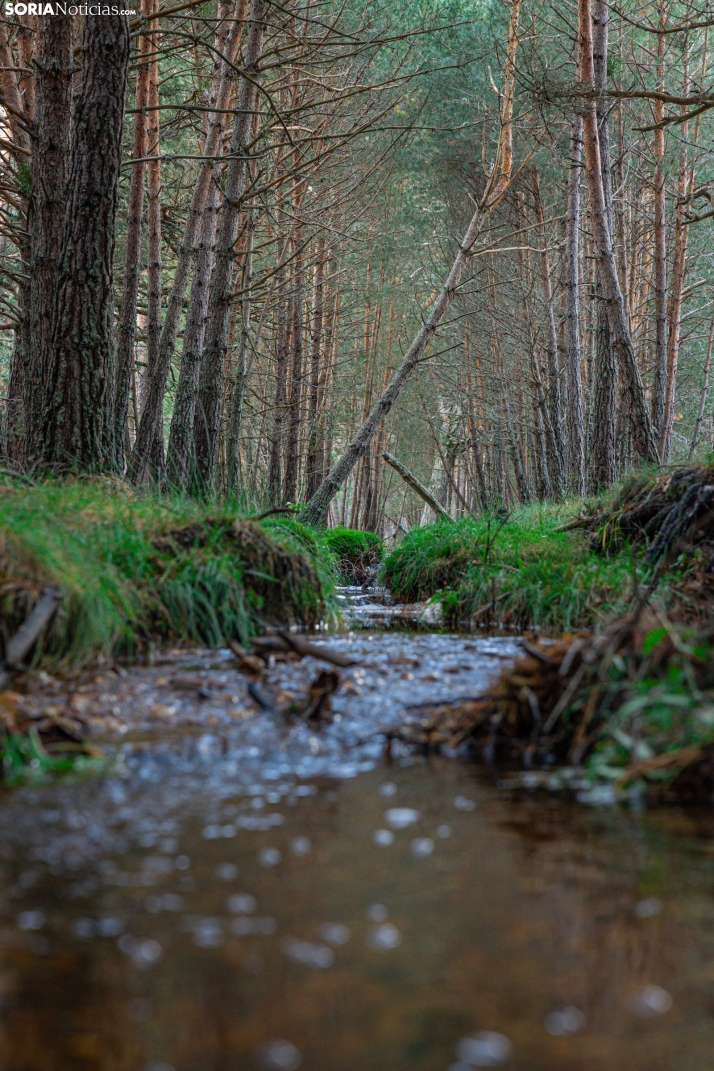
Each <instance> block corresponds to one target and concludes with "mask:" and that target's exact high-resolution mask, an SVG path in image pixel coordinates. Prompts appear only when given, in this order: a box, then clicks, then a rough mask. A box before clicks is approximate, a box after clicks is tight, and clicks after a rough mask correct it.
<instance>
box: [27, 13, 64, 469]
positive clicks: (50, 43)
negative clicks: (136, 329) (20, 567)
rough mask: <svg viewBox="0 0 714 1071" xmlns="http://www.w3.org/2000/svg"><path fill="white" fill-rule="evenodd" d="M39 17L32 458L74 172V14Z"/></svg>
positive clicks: (31, 355) (33, 222)
mask: <svg viewBox="0 0 714 1071" xmlns="http://www.w3.org/2000/svg"><path fill="white" fill-rule="evenodd" d="M38 21H39V26H38V40H37V55H36V58H35V64H36V77H35V82H36V86H35V90H36V92H35V103H36V123H37V126H36V129H37V137H36V138H35V140H34V142H33V146H32V198H31V209H30V234H31V239H30V240H31V253H30V307H29V318H28V353H27V358H28V359H27V364H26V366H25V374H24V377H23V378H24V382H23V388H24V409H25V434H26V460H27V461H32V459H33V458H34V457H35V456H36V452H37V448H38V438H39V432H40V427H41V424H42V405H43V401H44V397H43V393H44V384H45V382H46V378H47V371H48V367H49V360H50V346H51V343H52V300H53V297H54V290H55V280H56V272H57V262H58V259H59V255H60V246H61V244H62V218H63V215H64V206H65V186H66V184H67V176H68V174H69V154H70V123H71V113H72V18H71V16H69V15H54V16H53V15H49V16H43V17H41V18H40V19H39V20H38Z"/></svg>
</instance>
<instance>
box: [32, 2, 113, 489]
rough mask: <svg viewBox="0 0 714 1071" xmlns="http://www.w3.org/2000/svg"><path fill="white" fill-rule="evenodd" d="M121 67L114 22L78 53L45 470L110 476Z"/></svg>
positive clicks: (88, 34)
mask: <svg viewBox="0 0 714 1071" xmlns="http://www.w3.org/2000/svg"><path fill="white" fill-rule="evenodd" d="M128 66H129V24H128V22H127V19H126V17H125V16H124V15H115V16H108V17H106V18H94V17H88V18H87V19H86V21H85V24H84V36H83V43H82V89H81V92H80V94H79V99H78V101H77V107H76V112H75V118H74V131H73V138H72V155H71V165H70V176H69V182H68V186H67V204H66V209H65V217H64V227H63V232H62V246H61V251H60V259H59V264H58V267H57V282H56V290H55V300H54V305H53V316H52V345H51V350H50V358H49V362H48V373H47V383H46V395H45V399H46V400H45V406H44V411H43V418H42V426H41V429H40V442H39V447H40V450H39V453H40V456H41V458H42V460H43V461H44V463H45V464H46V465H48V466H51V467H52V468H55V469H60V470H61V469H85V470H94V471H98V470H106V469H114V467H115V464H116V453H115V440H114V389H113V388H114V371H115V369H114V345H113V327H114V324H113V314H114V294H113V286H112V284H113V267H114V264H113V262H114V223H115V219H116V212H117V202H118V188H119V169H120V167H121V150H122V133H123V127H124V104H125V99H126V87H127V71H128Z"/></svg>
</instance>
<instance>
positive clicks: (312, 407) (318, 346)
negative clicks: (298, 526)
mask: <svg viewBox="0 0 714 1071" xmlns="http://www.w3.org/2000/svg"><path fill="white" fill-rule="evenodd" d="M324 271H325V240H324V238H321V239H320V240H319V242H318V247H317V259H316V263H315V275H314V280H313V294H312V318H311V323H310V383H309V388H308V404H307V419H308V426H309V435H308V446H307V461H306V469H307V473H306V475H307V497H308V498H312V496H313V495H314V494H315V491H316V490H317V488H318V487H319V486H320V472H319V455H320V450H319V437H320V411H321V405H320V371H321V364H322V347H323V337H322V336H323V329H322V321H323V305H324V281H323V280H324Z"/></svg>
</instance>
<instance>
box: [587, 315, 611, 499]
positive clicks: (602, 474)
mask: <svg viewBox="0 0 714 1071" xmlns="http://www.w3.org/2000/svg"><path fill="white" fill-rule="evenodd" d="M595 322H596V328H595V332H596V338H595V397H594V399H593V404H592V407H591V414H592V415H591V421H592V429H591V436H590V481H589V483H590V491H591V492H592V493H597V492H598V491H601V490H604V489H605V488H607V487H610V486H611V485H612V483H613V481H614V480H615V473H616V468H617V453H616V442H615V428H616V425H617V365H616V364H615V354H614V351H613V348H612V346H611V345H610V334H609V330H608V321H607V317H604V316H597V317H596V318H595Z"/></svg>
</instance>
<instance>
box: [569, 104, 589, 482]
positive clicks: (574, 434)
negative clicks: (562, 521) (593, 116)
mask: <svg viewBox="0 0 714 1071" xmlns="http://www.w3.org/2000/svg"><path fill="white" fill-rule="evenodd" d="M582 161H583V117H582V116H581V115H576V116H574V117H573V121H572V124H571V128H570V163H569V166H570V170H569V172H568V208H567V222H566V243H565V244H566V267H565V347H566V382H567V391H568V405H567V427H568V469H569V474H570V480H571V483H572V486H573V490H574V491H575V493H576V494H577V495H584V494H585V413H584V410H583V384H582V364H581V357H580V274H579V273H580V173H581V171H582V166H583V163H582Z"/></svg>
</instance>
